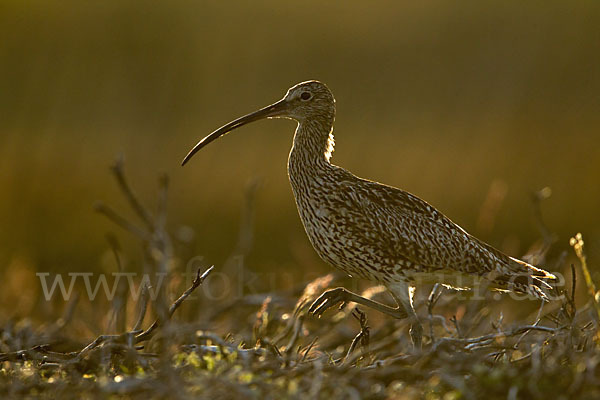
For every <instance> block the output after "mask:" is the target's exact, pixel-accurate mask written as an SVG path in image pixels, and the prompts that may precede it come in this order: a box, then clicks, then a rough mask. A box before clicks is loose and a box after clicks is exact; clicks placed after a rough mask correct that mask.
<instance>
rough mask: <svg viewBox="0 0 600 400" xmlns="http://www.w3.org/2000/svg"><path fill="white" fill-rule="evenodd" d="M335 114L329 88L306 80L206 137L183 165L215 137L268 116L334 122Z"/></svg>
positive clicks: (195, 147) (300, 120) (301, 121)
mask: <svg viewBox="0 0 600 400" xmlns="http://www.w3.org/2000/svg"><path fill="white" fill-rule="evenodd" d="M334 114H335V100H334V98H333V94H332V93H331V91H330V90H329V88H328V87H327V86H326V85H325V84H324V83H321V82H319V81H306V82H302V83H299V84H297V85H295V86H293V87H291V88H290V89H289V90H288V91H287V93H286V94H285V96H284V97H283V99H281V100H279V101H278V102H276V103H273V104H271V105H270V106H267V107H264V108H261V109H260V110H258V111H255V112H253V113H250V114H248V115H244V116H243V117H241V118H238V119H236V120H234V121H231V122H230V123H228V124H226V125H223V126H222V127H220V128H219V129H217V130H216V131H214V132H212V133H211V134H210V135H208V136H206V137H205V138H204V139H202V140H201V141H200V142H198V144H196V146H194V148H192V150H190V152H189V153H188V154H187V156H185V158H184V159H183V162H182V163H181V165H184V164H185V163H187V162H188V160H189V159H190V158H192V156H193V155H194V154H196V153H197V152H198V151H199V150H200V149H202V148H203V147H204V146H206V145H207V144H209V143H210V142H212V141H213V140H215V139H217V138H219V137H221V136H223V135H224V134H226V133H228V132H231V131H232V130H234V129H236V128H239V127H240V126H243V125H246V124H248V123H250V122H254V121H258V120H261V119H265V118H287V119H292V120H295V121H297V122H298V123H303V122H304V121H306V120H308V119H324V120H326V121H329V120H331V122H333V116H334Z"/></svg>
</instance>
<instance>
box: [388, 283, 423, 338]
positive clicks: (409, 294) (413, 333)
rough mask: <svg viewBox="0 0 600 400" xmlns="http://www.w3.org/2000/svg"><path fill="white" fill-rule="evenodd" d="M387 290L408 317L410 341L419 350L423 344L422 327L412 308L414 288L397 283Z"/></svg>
mask: <svg viewBox="0 0 600 400" xmlns="http://www.w3.org/2000/svg"><path fill="white" fill-rule="evenodd" d="M388 289H389V290H390V292H391V293H392V297H394V299H395V300H396V302H397V303H398V304H400V305H401V306H402V307H404V309H405V310H406V311H407V313H408V317H409V318H410V319H411V324H410V330H409V331H408V332H409V334H410V339H411V341H412V343H413V346H414V347H415V349H421V344H422V342H423V325H421V322H420V321H419V317H418V316H417V313H416V312H415V308H414V307H413V294H414V287H411V286H409V285H408V284H407V283H406V282H399V283H396V284H394V285H389V286H388Z"/></svg>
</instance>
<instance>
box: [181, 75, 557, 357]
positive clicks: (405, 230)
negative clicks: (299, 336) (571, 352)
mask: <svg viewBox="0 0 600 400" xmlns="http://www.w3.org/2000/svg"><path fill="white" fill-rule="evenodd" d="M264 118H287V119H291V120H294V121H296V122H297V124H298V126H297V128H296V132H295V135H294V139H293V145H292V150H291V152H290V154H289V158H288V165H287V168H288V175H289V179H290V183H291V186H292V191H293V193H294V198H295V200H296V205H297V207H298V213H299V214H300V219H301V220H302V224H303V225H304V229H305V230H306V234H307V235H308V238H309V240H310V242H311V244H312V245H313V247H314V249H315V250H316V252H317V253H318V255H319V256H320V257H321V258H322V259H323V260H324V261H326V262H327V263H329V264H331V265H332V266H334V267H336V268H339V269H340V270H342V271H343V272H345V273H347V274H349V275H351V276H353V277H360V278H364V279H367V280H371V281H375V282H377V283H379V284H383V285H385V287H386V288H387V289H388V290H389V292H390V293H391V294H392V297H393V298H394V300H395V301H396V303H397V306H396V307H391V306H387V305H385V304H382V303H379V302H376V301H374V300H371V299H368V298H364V297H361V296H359V295H357V294H355V293H352V292H350V291H348V290H346V289H344V288H336V289H330V290H328V291H326V292H325V293H323V294H322V295H321V296H320V297H319V298H318V299H317V300H316V301H315V302H314V303H313V304H312V305H311V307H310V308H309V312H310V313H312V314H315V315H317V316H320V315H321V314H322V313H323V312H324V311H325V310H327V309H328V308H330V307H332V306H334V305H336V304H339V303H342V302H355V303H359V304H362V305H365V306H368V307H370V308H373V309H376V310H378V311H380V312H382V313H385V314H388V315H390V316H392V317H395V318H399V319H402V318H410V322H411V328H410V335H411V339H412V341H413V344H415V346H420V345H421V336H422V327H421V324H420V323H419V320H418V317H417V315H416V313H415V310H414V308H413V302H412V294H413V291H414V286H415V285H416V284H419V283H440V284H443V285H445V286H451V287H457V288H459V287H468V286H473V285H474V284H476V283H477V282H479V283H481V282H483V283H484V284H485V285H487V286H488V287H490V288H493V289H497V290H503V291H513V292H516V293H524V294H528V295H531V296H534V297H537V298H540V299H545V298H546V297H545V294H544V290H545V289H547V288H550V285H549V284H548V283H546V282H545V281H546V280H552V279H555V278H554V276H553V275H552V274H550V273H548V272H546V271H544V270H543V269H540V268H536V267H534V266H532V265H530V264H528V263H526V262H524V261H521V260H518V259H515V258H512V257H510V256H508V255H506V254H504V253H502V252H501V251H499V250H497V249H495V248H494V247H492V246H490V245H489V244H486V243H484V242H483V241H481V240H479V239H477V238H475V237H473V236H471V235H470V234H469V233H467V232H466V231H465V230H464V229H462V228H461V227H460V226H458V225H457V224H455V223H454V222H452V221H451V220H450V219H449V218H448V217H446V216H445V215H444V214H442V213H441V212H440V211H438V210H437V209H435V208H434V207H433V206H431V205H429V204H428V203H427V202H425V201H424V200H421V199H420V198H418V197H417V196H414V195H412V194H410V193H408V192H406V191H404V190H401V189H397V188H394V187H391V186H387V185H384V184H381V183H377V182H374V181H370V180H367V179H362V178H359V177H357V176H355V175H353V174H352V173H350V172H349V171H347V170H345V169H343V168H340V167H338V166H336V165H333V164H332V163H331V162H330V160H331V154H332V152H333V146H334V140H333V123H334V119H335V100H334V98H333V94H332V93H331V91H330V90H329V89H328V88H327V86H326V85H325V84H323V83H321V82H318V81H308V82H303V83H299V84H297V85H295V86H293V87H292V88H291V89H289V90H288V91H287V93H286V95H285V96H284V97H283V99H281V100H279V101H277V102H276V103H274V104H272V105H270V106H267V107H264V108H261V109H260V110H258V111H256V112H253V113H251V114H248V115H245V116H243V117H241V118H238V119H236V120H234V121H232V122H230V123H228V124H226V125H224V126H222V127H221V128H219V129H217V130H216V131H214V132H212V133H211V134H210V135H208V136H206V137H205V138H204V139H202V140H201V141H200V142H198V144H196V146H194V148H193V149H192V150H191V151H190V152H189V153H188V154H187V156H186V157H185V158H184V160H183V162H182V165H184V164H185V163H186V162H187V161H188V160H189V159H190V158H191V157H192V156H193V155H194V154H196V152H198V150H200V149H201V148H203V147H204V146H206V145H207V144H209V143H210V142H212V141H213V140H215V139H217V138H219V137H220V136H222V135H224V134H226V133H227V132H230V131H232V130H234V129H236V128H239V127H241V126H243V125H245V124H247V123H249V122H253V121H257V120H260V119H264Z"/></svg>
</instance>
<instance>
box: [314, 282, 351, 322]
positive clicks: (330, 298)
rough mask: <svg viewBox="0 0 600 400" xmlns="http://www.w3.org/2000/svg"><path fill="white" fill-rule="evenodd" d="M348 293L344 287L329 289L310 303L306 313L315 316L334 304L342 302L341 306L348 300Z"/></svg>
mask: <svg viewBox="0 0 600 400" xmlns="http://www.w3.org/2000/svg"><path fill="white" fill-rule="evenodd" d="M348 293H349V292H348V291H347V290H346V289H344V288H341V287H339V288H335V289H329V290H327V291H325V292H324V293H323V294H322V295H320V296H319V298H317V299H316V300H315V301H314V302H313V303H312V304H311V306H310V308H309V309H308V313H309V314H313V315H314V316H316V317H321V315H323V313H324V312H325V311H326V310H328V309H330V308H331V307H333V306H335V305H336V304H338V303H342V306H343V304H344V303H345V302H347V301H348Z"/></svg>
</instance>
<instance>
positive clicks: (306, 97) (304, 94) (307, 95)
mask: <svg viewBox="0 0 600 400" xmlns="http://www.w3.org/2000/svg"><path fill="white" fill-rule="evenodd" d="M311 97H312V94H310V92H302V94H301V95H300V98H301V99H302V100H304V101H306V100H310V98H311Z"/></svg>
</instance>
